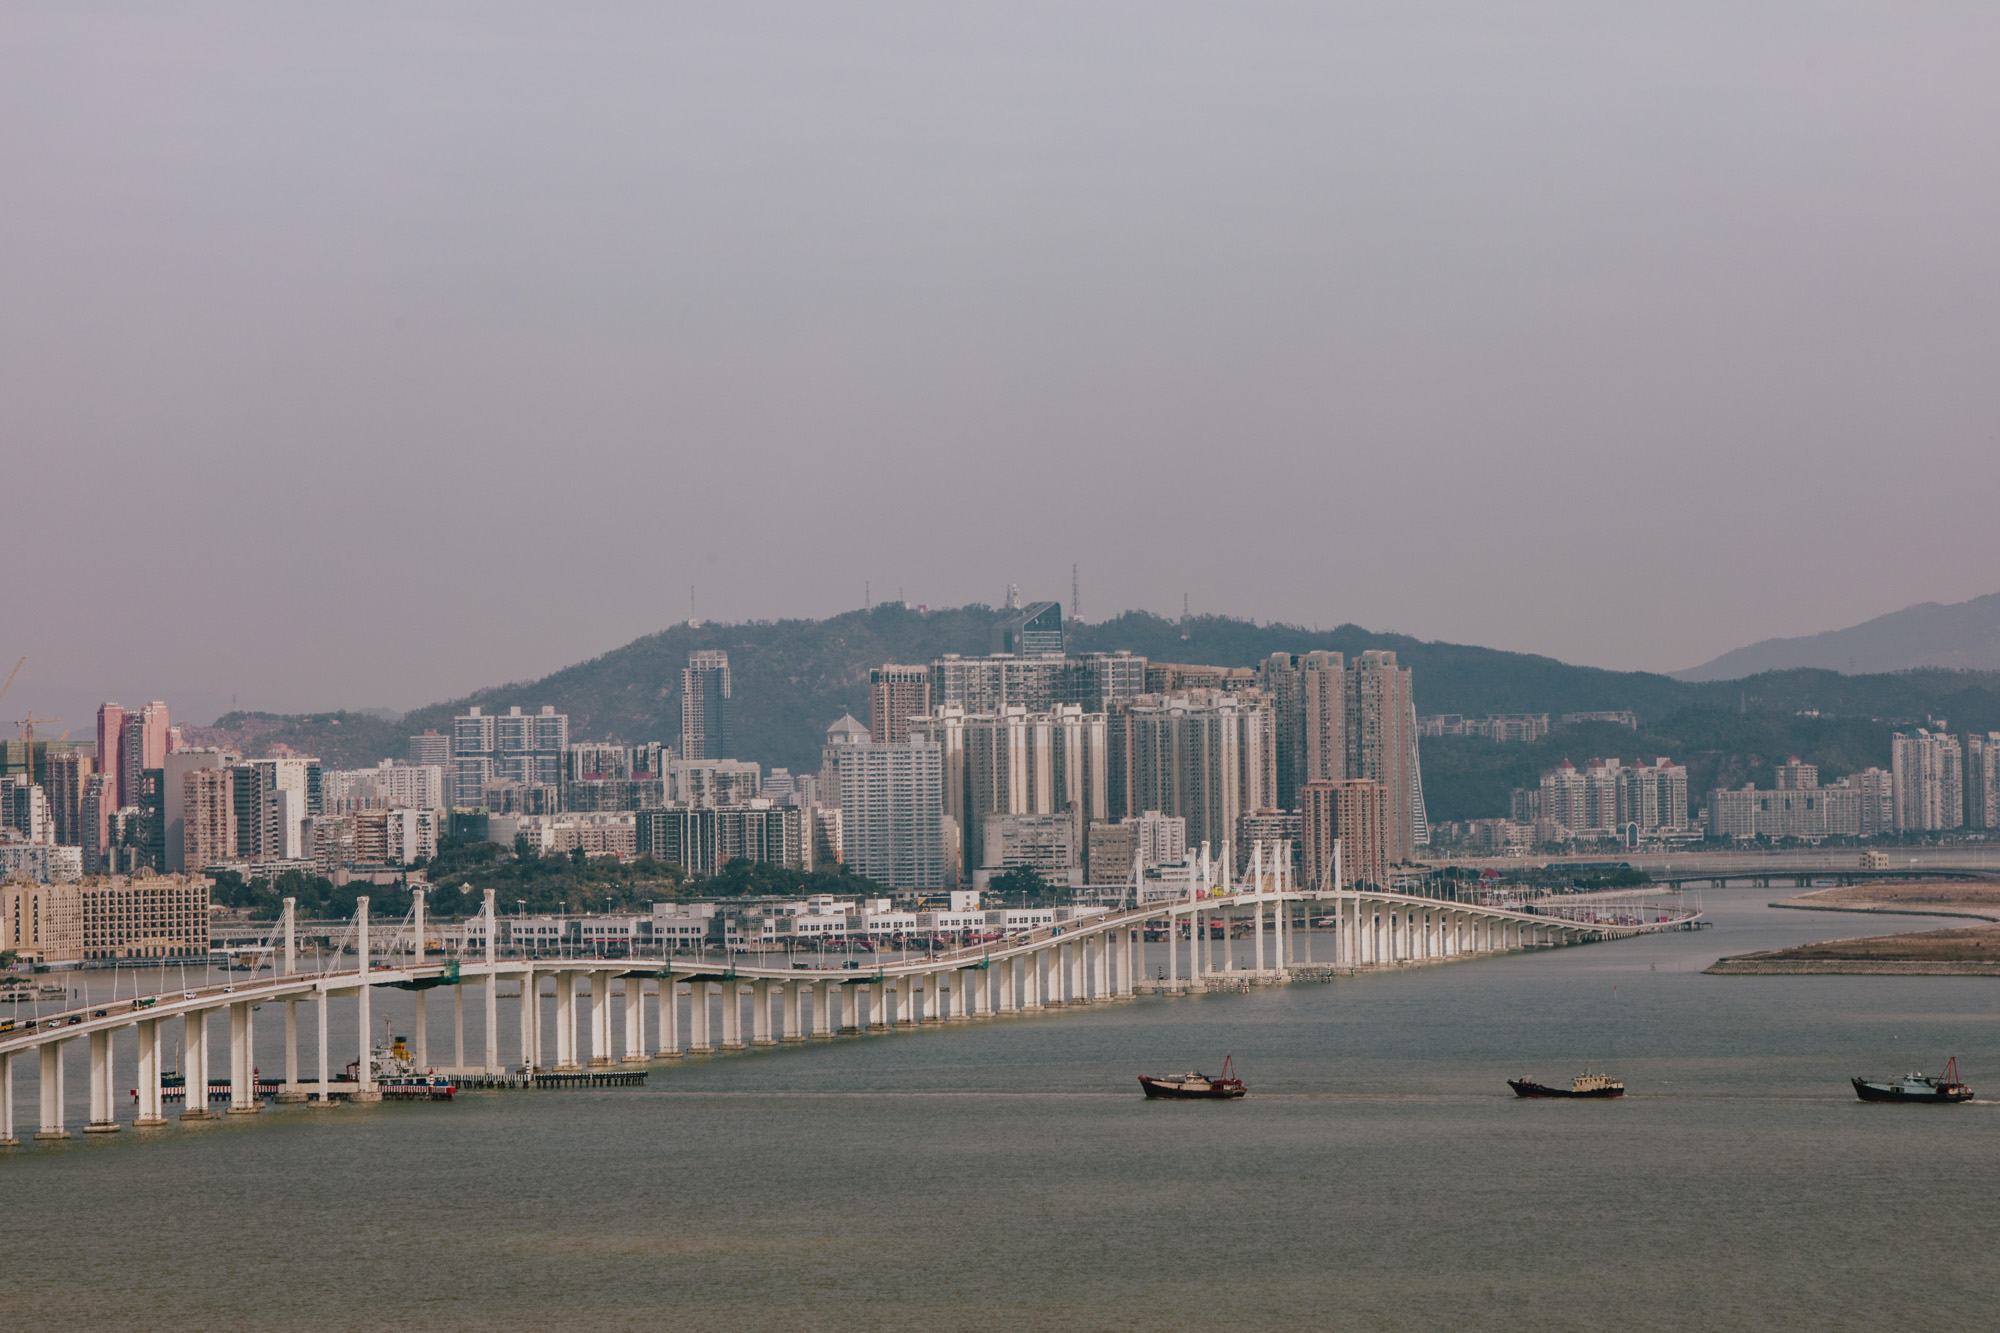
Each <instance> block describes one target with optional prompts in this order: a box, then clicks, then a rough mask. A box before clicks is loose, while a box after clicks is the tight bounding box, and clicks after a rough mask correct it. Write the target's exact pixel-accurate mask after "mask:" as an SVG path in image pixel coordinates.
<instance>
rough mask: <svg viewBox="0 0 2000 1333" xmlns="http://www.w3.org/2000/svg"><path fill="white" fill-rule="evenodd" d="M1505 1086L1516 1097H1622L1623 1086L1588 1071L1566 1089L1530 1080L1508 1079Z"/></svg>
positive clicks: (1573, 1080)
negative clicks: (1512, 1091)
mask: <svg viewBox="0 0 2000 1333" xmlns="http://www.w3.org/2000/svg"><path fill="white" fill-rule="evenodd" d="M1507 1086H1508V1087H1510V1088H1512V1089H1513V1090H1514V1095H1515V1096H1516V1097H1593V1098H1597V1097H1623V1096H1624V1095H1625V1085H1624V1084H1623V1083H1620V1082H1619V1081H1618V1080H1617V1079H1615V1078H1612V1077H1611V1076H1610V1075H1609V1074H1593V1073H1591V1072H1590V1071H1589V1070H1588V1069H1586V1070H1584V1071H1583V1072H1582V1073H1581V1074H1578V1075H1577V1076H1576V1077H1575V1078H1573V1079H1571V1080H1570V1084H1569V1086H1568V1087H1567V1088H1552V1087H1550V1086H1549V1085H1548V1084H1546V1083H1537V1082H1535V1080H1533V1079H1531V1078H1510V1079H1508V1080H1507Z"/></svg>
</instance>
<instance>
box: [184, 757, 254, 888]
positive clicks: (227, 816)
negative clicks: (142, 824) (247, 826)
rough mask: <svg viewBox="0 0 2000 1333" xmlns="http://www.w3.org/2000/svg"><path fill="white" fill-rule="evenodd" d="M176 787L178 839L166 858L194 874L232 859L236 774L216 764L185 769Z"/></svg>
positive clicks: (233, 852) (235, 839)
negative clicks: (178, 791)
mask: <svg viewBox="0 0 2000 1333" xmlns="http://www.w3.org/2000/svg"><path fill="white" fill-rule="evenodd" d="M177 753H185V752H184V751H182V752H177ZM180 787H181V790H180V794H179V797H178V799H177V802H176V804H177V806H178V809H179V819H178V823H179V835H180V836H179V837H178V838H177V839H174V840H172V841H170V842H169V844H168V848H167V856H168V859H169V860H170V861H173V862H175V863H177V864H178V865H180V866H181V867H183V868H187V867H191V868H192V869H193V871H194V873H196V874H200V873H201V872H202V871H203V870H204V869H206V868H207V867H208V866H211V865H214V864H215V863H216V862H218V861H233V860H235V859H236V857H237V836H236V775H235V774H234V773H233V772H232V771H230V770H229V769H227V768H224V767H222V766H220V765H210V766H206V767H192V768H186V769H183V770H182V771H181V774H180Z"/></svg>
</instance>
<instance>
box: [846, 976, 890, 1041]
mask: <svg viewBox="0 0 2000 1333" xmlns="http://www.w3.org/2000/svg"><path fill="white" fill-rule="evenodd" d="M885 993H886V988H885V986H884V985H883V984H882V983H880V982H877V983H876V984H875V985H873V986H870V985H867V984H866V983H863V984H862V985H858V986H856V987H855V988H854V1010H853V1012H852V1014H850V1015H846V1016H847V1017H851V1018H852V1019H853V1020H854V1021H853V1022H851V1023H848V1024H847V1026H848V1027H850V1028H852V1029H854V1031H856V1032H859V1033H861V1034H863V1035H864V1036H865V1035H866V1034H867V1032H868V1025H869V1023H871V1022H873V1023H875V1024H877V1025H879V1024H880V1023H881V1022H882V996H883V995H884V994H885Z"/></svg>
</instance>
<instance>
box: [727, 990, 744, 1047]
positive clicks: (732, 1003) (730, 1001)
mask: <svg viewBox="0 0 2000 1333" xmlns="http://www.w3.org/2000/svg"><path fill="white" fill-rule="evenodd" d="M722 1049H723V1050H725V1051H740V1050H742V1049H743V983H742V982H740V981H738V980H737V979H736V978H734V977H729V978H726V979H725V980H724V981H723V983H722Z"/></svg>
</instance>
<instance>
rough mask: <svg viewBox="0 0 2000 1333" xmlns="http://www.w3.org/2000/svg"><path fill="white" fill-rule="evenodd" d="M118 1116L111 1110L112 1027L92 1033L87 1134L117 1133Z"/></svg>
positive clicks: (85, 1131)
mask: <svg viewBox="0 0 2000 1333" xmlns="http://www.w3.org/2000/svg"><path fill="white" fill-rule="evenodd" d="M118 1130H119V1124H118V1119H117V1117H116V1116H115V1115H114V1114H113V1113H112V1110H111V1029H110V1028H101V1029H99V1030H98V1031H96V1032H93V1033H91V1034H90V1119H89V1121H88V1122H86V1123H85V1125H84V1127H83V1132H84V1133H86V1134H116V1133H117V1132H118Z"/></svg>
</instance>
